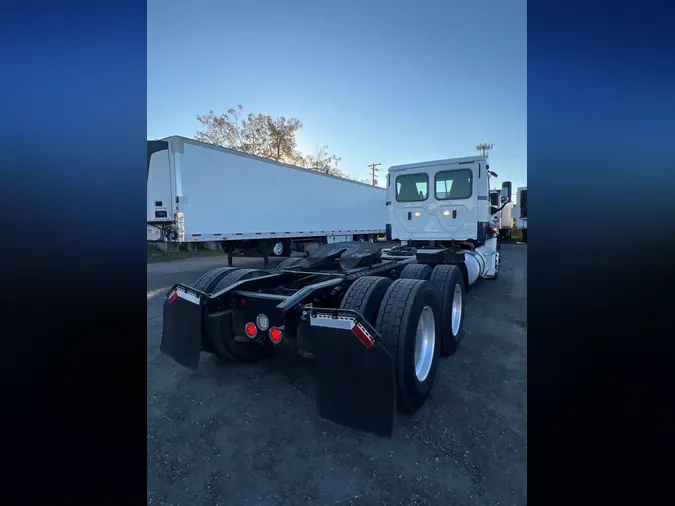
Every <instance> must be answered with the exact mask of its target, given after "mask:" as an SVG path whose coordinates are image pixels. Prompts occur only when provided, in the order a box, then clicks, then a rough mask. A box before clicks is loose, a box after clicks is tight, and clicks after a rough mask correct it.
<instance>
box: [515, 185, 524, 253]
mask: <svg viewBox="0 0 675 506" xmlns="http://www.w3.org/2000/svg"><path fill="white" fill-rule="evenodd" d="M513 218H514V229H515V230H517V231H518V234H521V235H522V239H523V242H527V186H521V187H520V188H518V189H517V190H516V203H515V205H514V206H513Z"/></svg>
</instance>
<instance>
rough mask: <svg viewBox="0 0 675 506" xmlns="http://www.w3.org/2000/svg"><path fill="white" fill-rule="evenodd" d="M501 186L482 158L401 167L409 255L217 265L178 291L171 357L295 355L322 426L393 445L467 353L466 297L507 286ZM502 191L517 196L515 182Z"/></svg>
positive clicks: (166, 318)
mask: <svg viewBox="0 0 675 506" xmlns="http://www.w3.org/2000/svg"><path fill="white" fill-rule="evenodd" d="M493 177H496V174H494V173H493V172H491V171H490V170H489V166H488V162H487V158H485V157H470V158H460V159H449V160H440V161H432V162H424V163H415V164H410V165H401V166H395V167H391V168H390V169H389V172H388V174H387V188H386V208H387V210H388V225H387V227H386V228H387V232H388V234H389V236H390V237H391V238H393V239H396V240H400V241H401V243H400V246H394V247H391V246H387V245H382V244H376V243H368V242H342V243H334V244H325V245H321V246H319V247H318V248H316V249H315V250H314V251H312V252H311V253H309V255H308V256H307V257H306V258H287V259H285V260H283V261H282V262H281V264H279V266H278V267H277V268H276V269H275V270H268V269H239V268H234V267H219V268H216V269H213V270H211V271H209V272H207V273H206V274H204V275H203V276H202V277H201V278H200V279H199V280H198V281H197V282H196V283H195V284H194V285H192V286H188V285H185V284H176V285H174V286H173V287H172V288H171V289H170V290H169V291H168V293H167V297H166V300H165V302H164V309H163V310H164V314H163V330H162V341H161V351H162V352H163V353H164V354H165V355H167V356H169V357H171V358H172V359H173V360H175V361H176V362H178V363H179V364H182V365H183V366H185V367H188V368H193V369H196V368H198V367H199V365H200V360H201V354H202V353H210V354H214V355H217V356H218V357H221V358H222V359H224V360H226V361H232V362H243V363H254V362H257V361H260V360H265V359H266V358H267V357H269V356H270V355H272V354H273V353H274V351H275V349H276V348H277V347H279V346H284V345H286V346H294V347H296V348H297V349H298V350H299V351H302V352H303V353H302V355H303V356H305V357H307V358H310V359H314V360H315V361H316V367H315V371H316V399H317V412H318V416H319V418H322V419H327V420H331V421H333V422H336V423H340V424H343V425H347V426H350V427H355V428H358V429H361V430H365V431H369V432H372V433H375V434H379V435H383V436H390V435H391V434H392V431H393V428H394V425H395V418H396V416H395V415H396V413H397V412H400V411H407V412H414V411H415V410H417V409H419V408H420V407H421V406H422V405H423V404H424V403H425V402H426V401H427V399H428V397H429V393H430V392H431V390H432V388H433V385H434V381H435V377H436V371H437V368H438V365H439V361H440V360H441V357H447V356H451V355H453V354H454V353H455V351H456V350H457V349H458V347H459V346H460V344H461V342H462V338H463V336H464V314H465V304H466V300H467V297H466V293H467V292H468V291H470V290H472V289H473V287H474V284H475V283H476V281H477V280H479V279H481V278H484V279H489V280H494V279H497V277H498V274H499V270H500V262H501V258H500V251H499V245H498V243H497V236H496V233H495V232H494V230H493V228H492V226H491V222H490V212H491V210H490V206H489V204H490V200H489V193H490V179H491V178H493ZM501 192H502V193H501V195H502V196H503V197H504V198H506V199H510V195H511V183H510V182H506V183H503V185H502V190H501ZM279 212H280V213H281V212H283V211H282V210H280V211H279ZM324 228H325V227H324ZM263 402H264V401H263Z"/></svg>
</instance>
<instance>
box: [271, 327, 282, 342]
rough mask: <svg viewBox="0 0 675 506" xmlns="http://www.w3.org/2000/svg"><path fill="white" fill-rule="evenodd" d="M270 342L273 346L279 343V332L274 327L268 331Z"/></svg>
mask: <svg viewBox="0 0 675 506" xmlns="http://www.w3.org/2000/svg"><path fill="white" fill-rule="evenodd" d="M270 341H272V342H273V343H274V344H278V343H279V342H281V330H279V329H278V328H276V327H272V328H271V329H270Z"/></svg>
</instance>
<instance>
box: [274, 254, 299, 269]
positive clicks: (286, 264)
mask: <svg viewBox="0 0 675 506" xmlns="http://www.w3.org/2000/svg"><path fill="white" fill-rule="evenodd" d="M303 260H304V258H298V257H295V258H286V259H284V260H282V261H281V263H280V264H279V265H277V270H281V269H290V268H291V267H297V266H298V265H300V264H301V263H302V261H303Z"/></svg>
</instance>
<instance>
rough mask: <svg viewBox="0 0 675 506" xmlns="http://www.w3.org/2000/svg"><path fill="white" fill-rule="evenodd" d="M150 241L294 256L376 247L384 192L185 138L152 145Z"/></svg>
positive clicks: (383, 217) (381, 229)
mask: <svg viewBox="0 0 675 506" xmlns="http://www.w3.org/2000/svg"><path fill="white" fill-rule="evenodd" d="M147 177H148V195H147V198H148V202H147V220H148V222H147V232H148V233H147V239H148V241H160V242H170V243H213V242H217V243H220V244H222V246H223V249H224V250H225V252H227V253H228V255H230V259H231V255H232V254H233V253H235V252H245V251H251V250H257V251H258V252H259V253H261V254H262V255H263V256H264V257H265V258H267V256H269V255H277V256H288V255H289V254H290V251H291V249H298V250H303V249H304V248H305V247H306V246H307V243H320V244H321V243H333V242H340V241H351V240H362V241H368V242H372V241H374V240H376V238H377V237H378V236H379V235H382V234H383V233H384V227H385V224H386V222H387V210H386V207H385V193H386V192H385V189H384V188H379V187H376V186H371V185H367V184H364V183H360V182H357V181H351V180H348V179H343V178H338V177H334V176H330V175H327V174H321V173H319V172H316V171H313V170H309V169H304V168H301V167H295V166H292V165H287V164H283V163H277V162H274V161H272V160H268V159H265V158H260V157H257V156H253V155H249V154H246V153H241V152H238V151H233V150H230V149H225V148H222V147H219V146H215V145H211V144H205V143H202V142H198V141H195V140H192V139H187V138H185V137H180V136H172V137H167V138H165V139H162V140H159V141H148V176H147Z"/></svg>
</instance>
